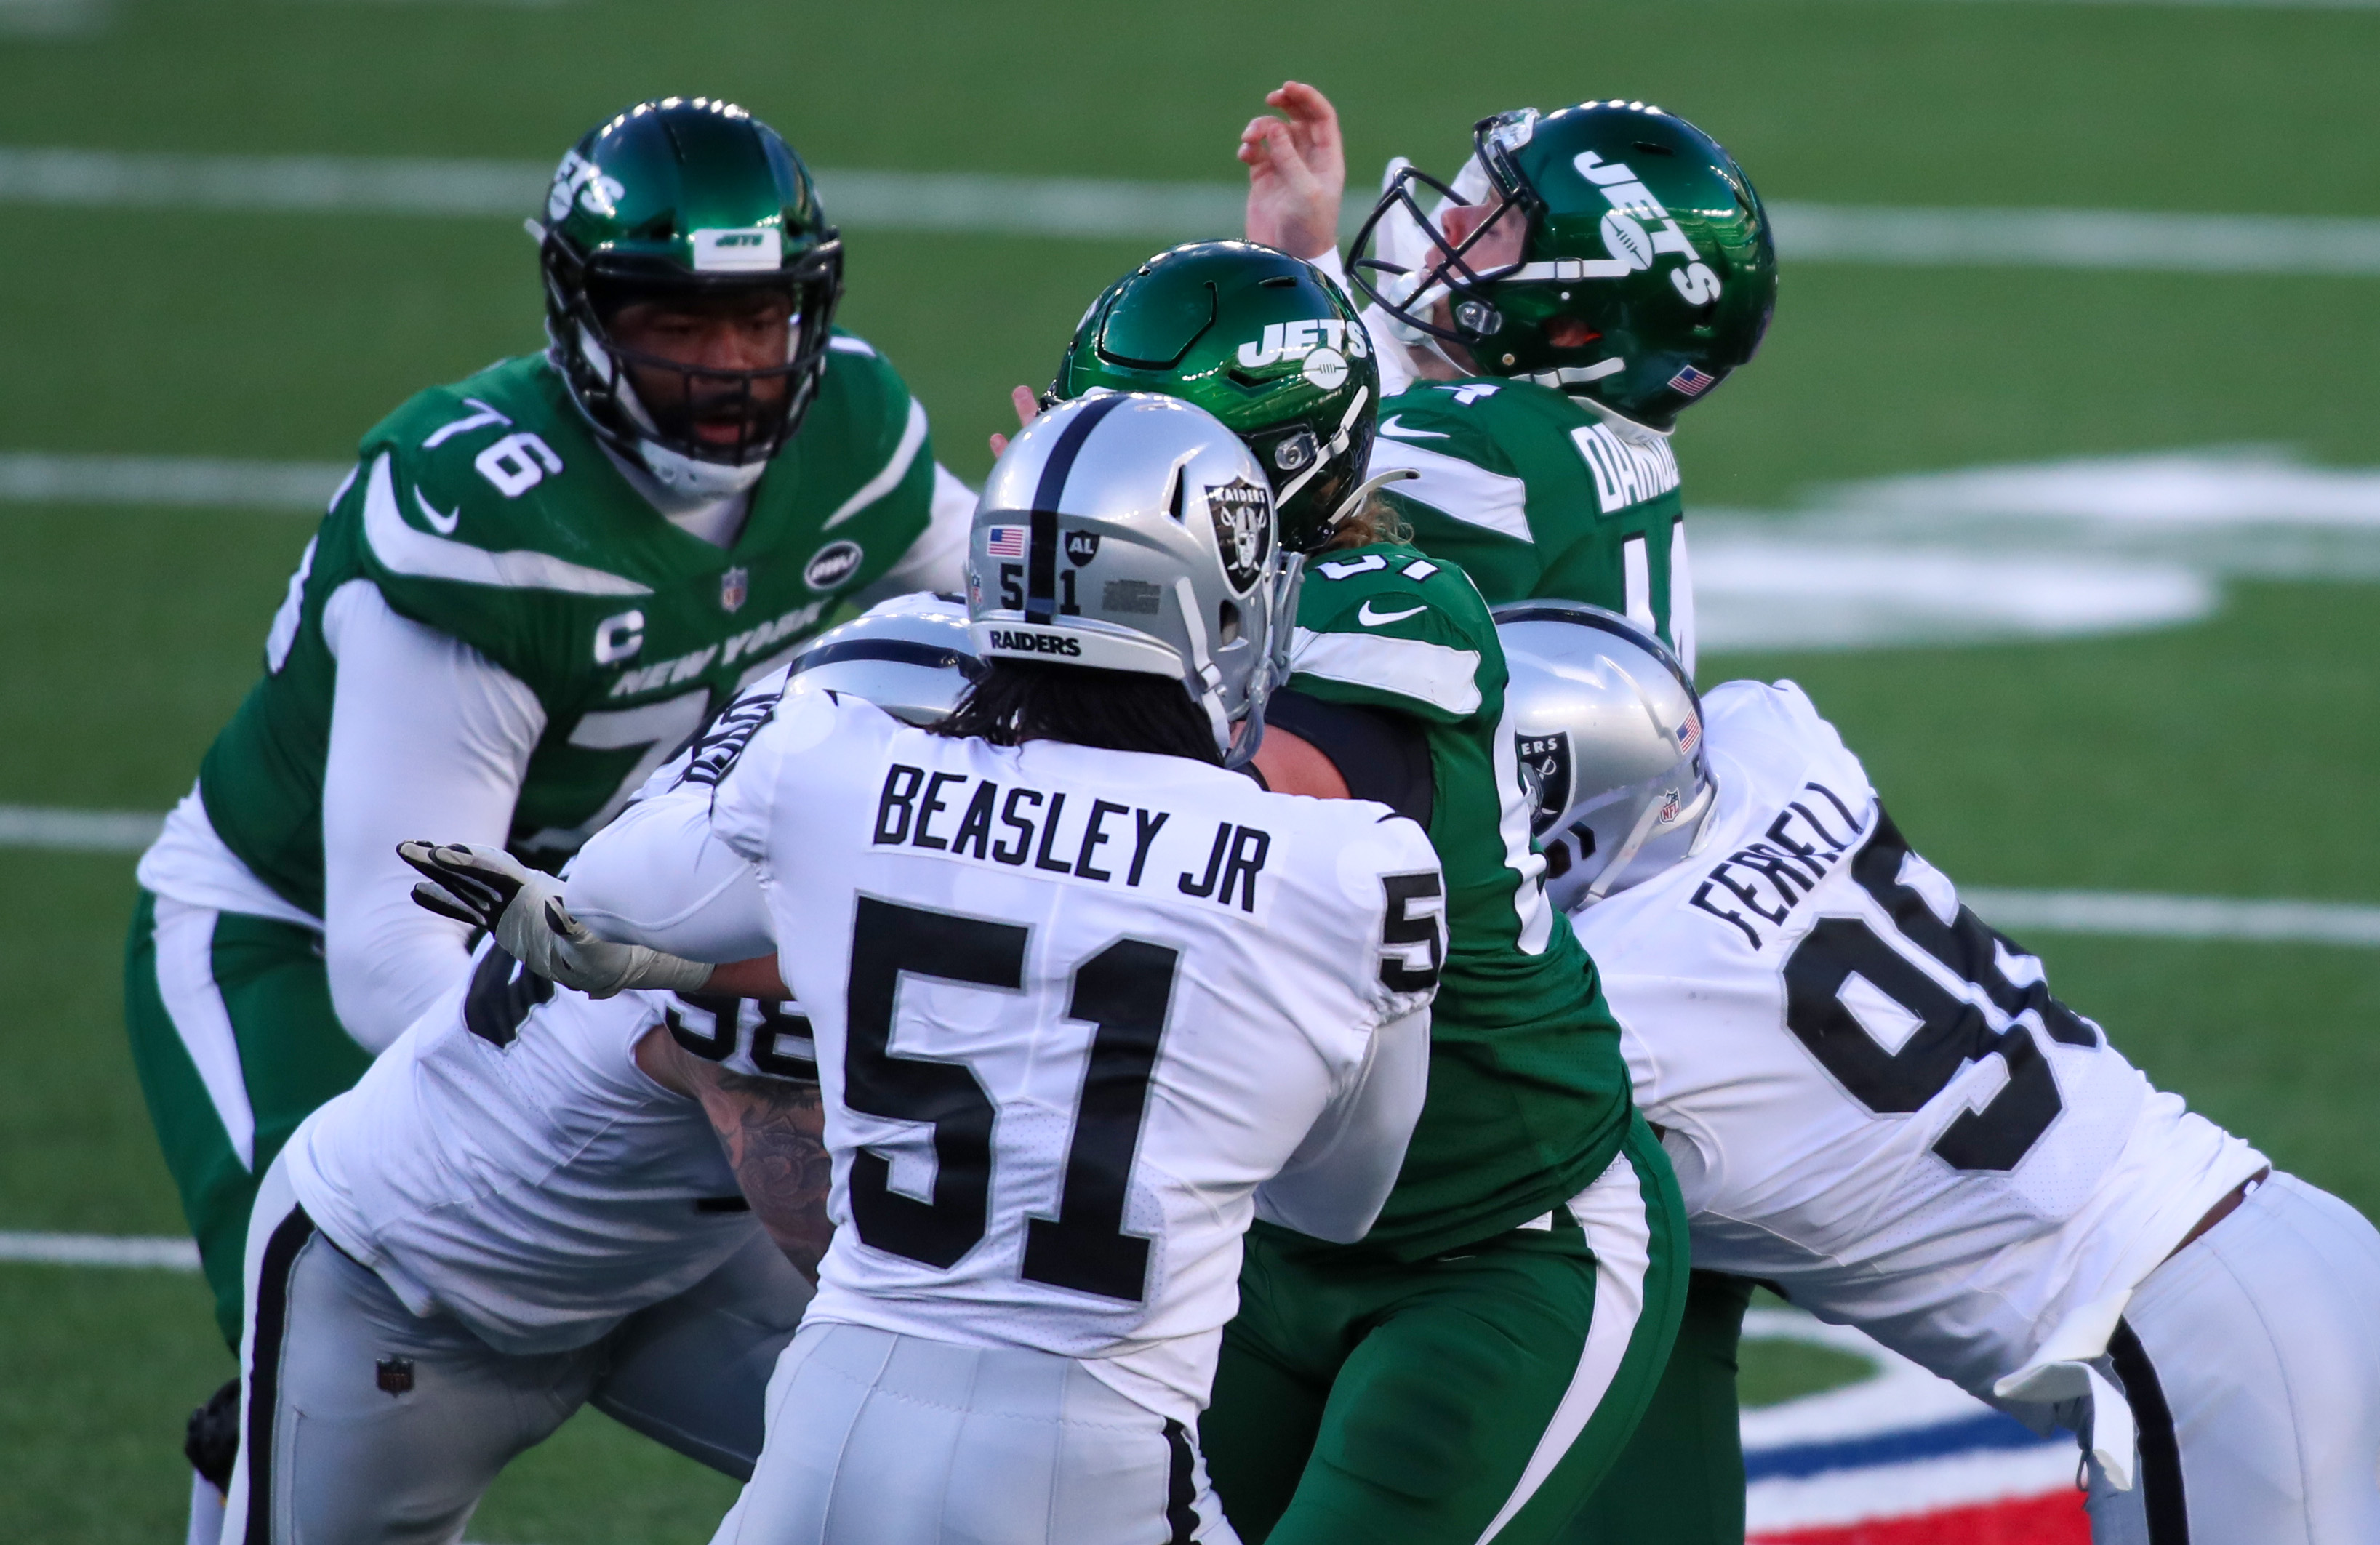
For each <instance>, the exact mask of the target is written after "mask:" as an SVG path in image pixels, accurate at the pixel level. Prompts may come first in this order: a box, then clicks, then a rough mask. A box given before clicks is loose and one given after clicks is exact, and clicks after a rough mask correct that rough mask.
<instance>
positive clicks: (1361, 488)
mask: <svg viewBox="0 0 2380 1545" xmlns="http://www.w3.org/2000/svg"><path fill="white" fill-rule="evenodd" d="M1420 476H1421V474H1420V473H1419V472H1416V471H1415V470H1414V469H1413V468H1410V467H1391V468H1389V469H1388V470H1387V471H1385V472H1376V473H1374V474H1373V475H1372V476H1370V477H1368V478H1366V479H1365V480H1364V481H1362V482H1360V483H1357V484H1356V485H1355V492H1354V493H1350V494H1349V495H1347V497H1345V498H1344V499H1342V500H1340V501H1339V507H1338V508H1337V509H1335V510H1332V511H1331V512H1330V524H1329V525H1328V526H1326V527H1324V528H1323V529H1325V530H1330V531H1335V530H1337V529H1339V528H1340V526H1341V525H1342V524H1343V523H1344V522H1345V521H1346V520H1347V519H1348V518H1349V517H1352V516H1354V514H1355V512H1356V511H1358V510H1360V509H1362V508H1363V507H1364V501H1365V500H1366V499H1369V498H1370V497H1371V496H1372V495H1373V494H1375V493H1378V492H1379V491H1380V490H1382V489H1384V488H1386V487H1388V486H1389V484H1390V483H1392V482H1403V481H1405V480H1406V479H1408V478H1418V477H1420Z"/></svg>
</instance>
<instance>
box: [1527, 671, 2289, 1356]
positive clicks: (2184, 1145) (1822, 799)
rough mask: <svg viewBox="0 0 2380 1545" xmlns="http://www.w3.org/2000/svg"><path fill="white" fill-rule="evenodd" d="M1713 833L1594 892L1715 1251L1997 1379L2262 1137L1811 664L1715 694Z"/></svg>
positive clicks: (1696, 1222) (1615, 975)
mask: <svg viewBox="0 0 2380 1545" xmlns="http://www.w3.org/2000/svg"><path fill="white" fill-rule="evenodd" d="M1703 703H1704V711H1705V717H1704V724H1705V735H1706V745H1707V746H1708V748H1709V749H1708V754H1709V756H1710V760H1711V770H1712V772H1713V774H1714V776H1715V777H1716V778H1717V780H1718V808H1717V809H1716V811H1715V812H1714V814H1713V816H1712V827H1711V831H1710V834H1709V836H1708V838H1707V840H1706V842H1705V844H1704V845H1703V846H1702V848H1701V850H1700V851H1699V852H1698V854H1697V855H1696V856H1695V857H1694V858H1688V859H1686V860H1685V861H1683V862H1682V863H1680V864H1678V865H1677V866H1676V867H1674V868H1672V869H1670V870H1667V871H1665V872H1664V873H1662V874H1659V875H1658V876H1656V877H1655V878H1654V879H1652V880H1650V881H1647V882H1645V883H1643V884H1640V885H1637V886H1635V887H1633V888H1632V889H1629V890H1626V891H1623V892H1621V893H1620V894H1617V895H1614V896H1611V897H1609V898H1607V899H1606V900H1604V901H1601V902H1599V903H1597V904H1595V905H1593V906H1589V907H1587V908H1585V910H1583V911H1582V912H1580V913H1578V914H1577V915H1576V916H1575V918H1574V921H1575V923H1576V926H1577V929H1578V934H1579V938H1580V939H1581V940H1582V941H1583V942H1584V943H1585V945H1586V947H1587V951H1588V953H1589V954H1591V955H1594V957H1595V962H1596V965H1597V967H1598V968H1599V969H1600V970H1601V972H1602V976H1603V987H1604V991H1605V992H1606V993H1607V994H1608V995H1609V999H1610V1002H1611V1006H1612V1009H1613V1011H1614V1013H1615V1014H1616V1015H1617V1016H1618V1017H1619V1019H1620V1023H1621V1030H1622V1040H1623V1044H1624V1045H1625V1047H1626V1049H1627V1053H1628V1061H1629V1071H1630V1075H1631V1077H1632V1079H1633V1083H1634V1085H1635V1089H1636V1099H1637V1103H1638V1104H1639V1105H1640V1106H1641V1107H1642V1108H1643V1110H1644V1112H1645V1119H1646V1120H1648V1121H1650V1122H1652V1123H1653V1124H1654V1125H1656V1126H1658V1127H1660V1128H1662V1129H1663V1131H1664V1133H1665V1136H1664V1138H1663V1143H1664V1146H1665V1147H1666V1148H1667V1149H1668V1150H1669V1151H1670V1157H1671V1159H1672V1160H1673V1161H1674V1162H1675V1163H1676V1165H1677V1170H1678V1180H1679V1184H1680V1186H1681V1187H1682V1190H1683V1192H1684V1196H1685V1201H1686V1208H1687V1210H1688V1212H1689V1213H1690V1214H1691V1216H1692V1221H1693V1235H1694V1264H1695V1265H1696V1266H1698V1267H1704V1268H1708V1269H1711V1270H1715V1271H1729V1272H1734V1273H1737V1274H1739V1275H1743V1276H1748V1277H1758V1278H1763V1279H1766V1280H1767V1281H1770V1282H1774V1283H1777V1284H1779V1286H1780V1287H1781V1288H1782V1289H1783V1290H1784V1291H1785V1293H1786V1294H1787V1295H1788V1296H1790V1297H1791V1299H1792V1300H1793V1302H1795V1303H1796V1304H1799V1305H1801V1306H1803V1308H1808V1309H1810V1310H1811V1311H1812V1312H1814V1313H1815V1314H1816V1315H1817V1316H1818V1317H1819V1318H1820V1319H1822V1320H1830V1321H1833V1322H1835V1323H1839V1324H1852V1325H1856V1326H1858V1327H1859V1328H1860V1329H1862V1330H1864V1331H1865V1332H1868V1333H1869V1334H1871V1335H1873V1336H1875V1337H1876V1339H1877V1340H1878V1341H1880V1342H1882V1343H1883V1344H1885V1345H1887V1346H1889V1347H1891V1348H1892V1349H1893V1350H1895V1351H1897V1352H1900V1353H1901V1354H1902V1355H1903V1356H1908V1357H1910V1358H1912V1359H1913V1360H1914V1361H1916V1362H1918V1363H1921V1364H1923V1365H1925V1367H1926V1368H1928V1369H1933V1370H1934V1371H1935V1372H1937V1373H1938V1374H1941V1375H1942V1376H1944V1377H1946V1378H1949V1379H1951V1380H1953V1381H1956V1382H1958V1383H1960V1384H1962V1385H1964V1386H1965V1387H1966V1388H1967V1389H1969V1390H1970V1391H1972V1392H1973V1393H1976V1394H1978V1395H1983V1396H1988V1392H1989V1388H1990V1385H1991V1383H1992V1381H1994V1380H1995V1379H1997V1378H1998V1377H2000V1376H2002V1375H2005V1374H2008V1373H2011V1372H2014V1371H2015V1370H2016V1369H2019V1368H2021V1367H2022V1366H2023V1365H2024V1364H2025V1363H2026V1362H2027V1361H2028V1360H2030V1358H2031V1357H2032V1356H2033V1354H2034V1350H2035V1348H2036V1347H2038V1346H2039V1345H2040V1344H2041V1343H2042V1342H2043V1341H2045V1340H2046V1338H2047V1337H2048V1336H2049V1334H2050V1333H2051V1332H2053V1331H2055V1330H2056V1329H2057V1328H2058V1324H2059V1323H2060V1321H2062V1320H2064V1319H2065V1318H2066V1317H2067V1316H2068V1315H2069V1314H2070V1313H2072V1312H2073V1311H2075V1310H2077V1309H2080V1308H2083V1307H2085V1306H2086V1305H2090V1304H2092V1303H2094V1302H2095V1301H2096V1300H2098V1299H2100V1298H2102V1297H2104V1296H2108V1295H2111V1294H2115V1293H2120V1292H2122V1291H2124V1290H2127V1289H2129V1288H2131V1287H2132V1286H2134V1285H2136V1284H2137V1283H2139V1282H2140V1281H2141V1280H2142V1279H2143V1277H2145V1276H2146V1275H2147V1274H2148V1273H2149V1272H2150V1271H2152V1270H2154V1269H2155V1267H2156V1265H2157V1263H2158V1262H2159V1261H2161V1260H2162V1259H2164V1258H2165V1256H2166V1255H2167V1254H2168V1252H2170V1251H2171V1250H2172V1248H2173V1247H2175V1246H2176V1245H2178V1244H2180V1241H2181V1239H2182V1236H2183V1235H2185V1234H2187V1233H2188V1232H2189V1230H2190V1228H2191V1226H2192V1224H2193V1223H2196V1222H2197V1221H2198V1219H2199V1218H2200V1217H2201V1216H2202V1215H2204V1213H2205V1211H2206V1210H2207V1209H2208V1208H2209V1207H2210V1206H2212V1205H2213V1204H2214V1203H2215V1202H2216V1201H2217V1200H2218V1199H2220V1198H2222V1197H2223V1195H2224V1194H2225V1193H2226V1192H2228V1191H2229V1190H2230V1189H2231V1188H2232V1187H2234V1186H2237V1185H2239V1184H2240V1182H2241V1181H2242V1180H2245V1179H2247V1178H2248V1177H2249V1176H2250V1175H2252V1174H2254V1173H2255V1172H2256V1171H2257V1170H2258V1169H2260V1168H2262V1167H2263V1166H2264V1164H2265V1160H2264V1158H2263V1157H2262V1156H2261V1155H2259V1154H2258V1153H2257V1152H2256V1151H2255V1150H2253V1149H2251V1148H2250V1147H2249V1146H2248V1145H2247V1144H2245V1143H2243V1142H2241V1141H2240V1140H2239V1139H2238V1138H2236V1137H2230V1136H2228V1134H2226V1133H2225V1132H2223V1131H2222V1130H2221V1129H2220V1128H2218V1127H2216V1126H2215V1125H2213V1124H2212V1123H2210V1122H2208V1121H2207V1120H2205V1118H2204V1117H2202V1116H2199V1115H2197V1114H2195V1113H2191V1112H2188V1111H2186V1110H2185V1109H2184V1107H2183V1105H2182V1101H2181V1100H2180V1097H2179V1096H2176V1095H2171V1094H2165V1093H2160V1092H2158V1091H2157V1090H2156V1089H2152V1088H2151V1087H2150V1085H2149V1082H2148V1080H2147V1079H2146V1078H2144V1077H2142V1075H2141V1074H2140V1072H2139V1070H2138V1069H2136V1068H2134V1067H2133V1066H2132V1065H2131V1064H2130V1063H2128V1062H2126V1061H2125V1060H2124V1058H2123V1056H2122V1055H2121V1054H2120V1053H2119V1052H2117V1051H2116V1049H2115V1048H2114V1047H2113V1046H2111V1045H2109V1044H2108V1043H2107V1036H2106V1035H2105V1034H2104V1033H2103V1032H2102V1031H2101V1029H2100V1028H2099V1027H2098V1026H2097V1025H2096V1024H2095V1023H2093V1022H2092V1021H2091V1020H2089V1019H2086V1018H2084V1017H2083V1016H2081V1015H2079V1014H2076V1013H2075V1012H2073V1011H2072V1010H2071V1009H2069V1008H2068V1007H2066V1006H2065V1005H2064V1004H2061V1003H2059V1002H2058V1000H2057V999H2056V998H2053V997H2051V996H2050V994H2049V989H2048V983H2047V981H2046V978H2045V975H2044V972H2043V968H2042V963H2041V962H2040V960H2038V959H2037V958H2035V957H2034V956H2033V955H2027V954H2025V953H2023V952H2022V950H2020V949H2018V948H2017V947H2016V946H2015V945H2014V944H2012V943H2010V942H2009V941H2008V940H2007V939H2005V938H2003V937H2002V936H2001V935H1999V934H1998V933H1997V932H1995V931H1993V930H1991V929H1990V928H1989V927H1987V926H1986V925H1985V923H1984V922H1983V921H1982V920H1981V919H1980V918H1977V917H1976V916H1975V914H1974V913H1973V911H1972V910H1970V909H1969V908H1967V907H1965V906H1961V904H1960V902H1959V897H1958V893H1957V891H1956V890H1955V889H1954V888H1953V886H1952V885H1951V883H1950V881H1949V877H1948V876H1947V875H1945V874H1943V873H1942V872H1941V871H1940V870H1937V869H1935V868H1934V867H1933V866H1932V865H1931V864H1928V863H1927V862H1926V861H1925V859H1924V858H1919V857H1918V856H1917V855H1916V854H1915V853H1913V852H1912V851H1910V849H1909V847H1908V845H1907V844H1905V843H1904V842H1903V841H1902V839H1901V836H1900V833H1899V831H1897V830H1896V829H1895V828H1894V826H1893V824H1892V821H1891V820H1890V819H1889V818H1888V816H1887V815H1886V814H1885V812H1884V809H1883V808H1882V806H1881V805H1879V804H1878V803H1877V801H1876V795H1875V792H1874V791H1873V790H1872V789H1871V788H1870V787H1869V785H1868V781H1867V774H1866V772H1864V770H1863V769H1862V768H1861V766H1860V763H1859V761H1858V760H1857V759H1856V758H1854V757H1853V756H1852V754H1851V752H1850V751H1849V750H1847V749H1846V748H1844V746H1843V743H1842V740H1841V738H1840V736H1838V735H1837V734H1836V733H1835V730H1834V727H1833V726H1832V725H1831V724H1828V723H1827V722H1826V721H1824V720H1823V719H1821V718H1819V717H1818V715H1817V712H1816V710H1815V709H1814V708H1813V707H1812V706H1811V704H1810V700H1809V699H1808V698H1806V697H1805V696H1803V692H1802V690H1801V688H1800V687H1795V686H1793V685H1792V684H1791V683H1790V682H1785V683H1779V684H1778V685H1777V686H1774V687H1770V686H1766V685H1763V684H1761V683H1759V682H1750V681H1738V682H1730V683H1728V684H1727V685H1725V686H1723V687H1718V688H1717V689H1716V690H1714V691H1712V692H1711V693H1710V694H1709V695H1708V696H1707V697H1706V698H1705V699H1704V700H1703Z"/></svg>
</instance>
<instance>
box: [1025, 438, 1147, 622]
mask: <svg viewBox="0 0 2380 1545" xmlns="http://www.w3.org/2000/svg"><path fill="white" fill-rule="evenodd" d="M1123 401H1124V399H1123V396H1122V395H1114V396H1105V397H1094V398H1092V399H1091V401H1090V402H1089V403H1088V404H1087V406H1085V408H1083V410H1082V411H1081V412H1080V413H1077V414H1075V417H1074V419H1073V420H1072V421H1070V422H1069V423H1068V424H1067V425H1066V427H1065V428H1064V429H1063V430H1061V431H1060V432H1059V434H1058V443H1057V444H1055V445H1052V446H1050V459H1049V460H1048V461H1045V462H1043V463H1042V464H1041V481H1040V483H1039V484H1038V486H1036V487H1035V489H1034V490H1033V545H1032V547H1031V549H1030V550H1028V551H1027V552H1026V554H1025V620H1026V622H1040V623H1046V622H1048V621H1050V619H1051V618H1053V617H1055V616H1056V615H1057V614H1058V502H1059V501H1060V500H1061V499H1062V498H1064V497H1065V495H1066V478H1067V475H1068V474H1069V473H1071V472H1073V471H1074V469H1075V457H1076V456H1080V455H1081V454H1082V451H1083V445H1084V443H1085V442H1087V441H1088V440H1089V439H1090V437H1091V431H1092V430H1094V429H1096V428H1097V427H1098V426H1099V420H1101V419H1104V418H1106V417H1107V416H1108V415H1109V414H1110V413H1112V412H1113V411H1115V410H1116V409H1117V408H1121V407H1123Z"/></svg>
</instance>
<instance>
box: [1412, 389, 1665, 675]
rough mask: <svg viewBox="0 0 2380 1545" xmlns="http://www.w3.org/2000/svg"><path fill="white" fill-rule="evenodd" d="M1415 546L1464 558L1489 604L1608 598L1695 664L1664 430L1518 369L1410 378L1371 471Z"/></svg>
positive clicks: (1434, 554)
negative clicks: (1380, 477) (1620, 423)
mask: <svg viewBox="0 0 2380 1545" xmlns="http://www.w3.org/2000/svg"><path fill="white" fill-rule="evenodd" d="M1389 468H1406V469H1408V470H1411V471H1413V472H1415V473H1416V474H1418V476H1416V477H1415V478H1413V479H1410V480H1408V481H1403V482H1396V483H1391V484H1390V485H1389V487H1388V490H1387V494H1388V498H1389V502H1390V504H1391V505H1394V506H1395V507H1396V510H1397V512H1398V513H1399V514H1400V515H1402V516H1403V517H1405V519H1406V520H1407V521H1408V522H1409V523H1410V524H1411V525H1412V527H1413V533H1414V535H1413V540H1414V545H1415V546H1416V547H1419V548H1420V549H1421V550H1422V551H1423V552H1425V553H1427V554H1429V555H1430V556H1432V557H1434V558H1444V559H1449V560H1451V561H1452V562H1454V563H1457V564H1460V565H1462V566H1463V568H1464V569H1465V570H1466V571H1467V572H1468V573H1469V574H1470V576H1471V578H1472V580H1473V582H1475V584H1477V585H1478V587H1479V590H1480V593H1481V594H1483V595H1485V596H1486V597H1487V598H1488V602H1489V603H1490V604H1493V605H1499V606H1500V605H1503V604H1504V603H1505V602H1512V601H1524V600H1527V599H1529V598H1531V597H1545V598H1548V599H1559V600H1563V601H1584V602H1590V603H1592V604H1594V605H1597V606H1603V607H1608V608H1609V609H1610V610H1612V611H1614V612H1619V613H1621V614H1624V615H1627V616H1629V617H1633V618H1634V619H1635V620H1636V621H1637V622H1638V623H1640V624H1642V625H1644V626H1645V627H1650V628H1653V629H1654V630H1656V631H1657V632H1658V633H1659V634H1660V635H1661V638H1662V639H1663V640H1664V641H1665V642H1667V643H1668V644H1669V645H1670V647H1671V648H1672V649H1674V650H1676V651H1678V653H1679V656H1680V658H1681V659H1683V660H1685V661H1686V662H1688V668H1689V669H1691V668H1692V661H1693V659H1694V653H1693V648H1694V646H1693V639H1694V600H1693V592H1692V587H1691V585H1690V583H1689V580H1688V578H1687V573H1686V562H1685V525H1684V519H1685V517H1684V511H1683V510H1682V507H1681V505H1680V503H1679V499H1678V462H1677V458H1676V457H1675V456H1671V455H1670V444H1669V442H1668V441H1666V440H1664V439H1661V438H1659V437H1658V436H1656V435H1653V434H1651V433H1649V432H1629V433H1624V434H1623V433H1622V432H1621V431H1618V430H1615V429H1614V428H1613V427H1612V426H1611V425H1609V424H1607V423H1606V422H1604V420H1602V419H1601V418H1600V417H1598V416H1597V414H1596V413H1595V411H1594V410H1593V409H1591V408H1586V407H1585V406H1584V405H1582V404H1580V403H1578V402H1576V401H1573V399H1572V398H1570V397H1568V396H1565V395H1563V394H1561V393H1560V392H1557V391H1555V390H1553V389H1552V388H1551V387H1547V386H1540V385H1537V384H1536V383H1534V382H1527V381H1496V380H1484V379H1482V380H1471V381H1455V382H1419V383H1415V385H1414V387H1413V388H1412V389H1411V390H1409V391H1406V392H1403V393H1400V394H1399V395H1396V396H1393V397H1390V398H1389V399H1388V400H1387V401H1386V402H1383V403H1382V404H1380V432H1379V439H1378V442H1377V443H1376V444H1375V445H1374V447H1373V450H1372V461H1371V470H1372V471H1373V472H1374V473H1379V472H1384V471H1387V470H1388V469H1389Z"/></svg>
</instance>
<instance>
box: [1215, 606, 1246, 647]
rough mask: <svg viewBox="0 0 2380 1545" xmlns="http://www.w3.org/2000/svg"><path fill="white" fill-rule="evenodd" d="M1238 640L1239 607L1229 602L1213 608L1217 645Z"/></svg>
mask: <svg viewBox="0 0 2380 1545" xmlns="http://www.w3.org/2000/svg"><path fill="white" fill-rule="evenodd" d="M1239 641H1240V609H1239V607H1238V606H1237V605H1235V604H1233V602H1228V601H1226V602H1223V603H1222V604H1220V605H1219V606H1217V607H1216V608H1215V642H1216V643H1217V644H1218V645H1223V644H1236V643H1238V642H1239Z"/></svg>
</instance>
